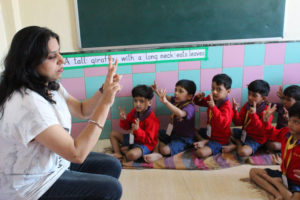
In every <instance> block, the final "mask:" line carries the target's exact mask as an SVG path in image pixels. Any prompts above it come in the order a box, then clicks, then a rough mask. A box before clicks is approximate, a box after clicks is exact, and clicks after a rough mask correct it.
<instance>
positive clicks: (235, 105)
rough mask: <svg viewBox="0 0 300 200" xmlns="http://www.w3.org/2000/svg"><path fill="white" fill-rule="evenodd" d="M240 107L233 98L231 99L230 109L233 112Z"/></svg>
mask: <svg viewBox="0 0 300 200" xmlns="http://www.w3.org/2000/svg"><path fill="white" fill-rule="evenodd" d="M239 107H240V105H239V104H238V103H237V102H236V100H235V98H232V109H233V110H234V111H237V110H238V109H239Z"/></svg>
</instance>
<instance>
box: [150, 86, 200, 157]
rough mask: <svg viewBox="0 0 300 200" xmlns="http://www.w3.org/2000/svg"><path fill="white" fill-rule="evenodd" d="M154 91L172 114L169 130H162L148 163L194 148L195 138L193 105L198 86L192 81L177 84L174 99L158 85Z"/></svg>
mask: <svg viewBox="0 0 300 200" xmlns="http://www.w3.org/2000/svg"><path fill="white" fill-rule="evenodd" d="M152 88H153V90H154V91H155V93H156V94H157V95H158V97H159V101H160V102H162V103H163V104H164V105H166V106H167V108H168V109H169V110H170V111H171V112H172V115H171V123H170V124H169V125H168V128H167V130H166V131H165V130H160V132H159V144H158V146H157V148H156V149H155V150H154V152H153V153H152V154H149V155H146V156H144V160H145V161H146V162H154V161H156V160H158V159H160V158H162V157H163V156H169V155H171V156H173V155H175V154H177V153H179V152H182V151H184V150H185V149H186V148H188V147H190V146H192V144H193V142H194V136H195V106H194V104H193V103H192V99H193V96H194V94H195V91H196V85H195V83H194V82H193V81H190V80H180V81H178V82H177V83H176V88H175V93H174V97H169V96H167V95H166V89H161V90H158V89H157V87H156V83H154V85H153V86H152Z"/></svg>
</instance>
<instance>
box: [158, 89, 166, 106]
mask: <svg viewBox="0 0 300 200" xmlns="http://www.w3.org/2000/svg"><path fill="white" fill-rule="evenodd" d="M157 95H158V97H159V101H160V102H162V103H163V104H166V103H167V102H168V99H167V89H160V90H158V93H157Z"/></svg>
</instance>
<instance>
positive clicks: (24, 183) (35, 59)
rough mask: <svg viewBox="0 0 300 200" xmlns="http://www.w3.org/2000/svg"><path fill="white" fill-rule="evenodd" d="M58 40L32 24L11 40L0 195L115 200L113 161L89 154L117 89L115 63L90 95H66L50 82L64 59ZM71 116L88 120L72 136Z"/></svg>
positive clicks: (0, 87)
mask: <svg viewBox="0 0 300 200" xmlns="http://www.w3.org/2000/svg"><path fill="white" fill-rule="evenodd" d="M59 50H60V47H59V37H58V35H57V34H56V33H53V32H52V31H51V30H49V29H47V28H42V27H37V26H31V27H26V28H24V29H22V30H20V31H19V32H18V33H16V35H15V36H14V38H13V41H12V43H11V47H10V50H9V52H8V55H7V57H6V59H5V61H4V67H5V69H4V71H3V73H2V76H1V82H0V117H1V118H0V146H1V149H0V160H1V162H0V199H1V200H2V199H5V200H7V199H30V200H31V199H64V200H66V199H72V200H73V199H120V197H121V194H122V187H121V184H120V183H119V181H118V178H119V176H120V172H121V165H120V162H119V161H118V160H117V159H115V158H113V157H112V156H108V155H105V154H99V153H90V152H91V150H92V148H93V147H94V145H95V144H96V142H97V141H98V138H99V136H100V134H101V132H102V130H103V125H104V124H105V120H106V118H107V114H108V112H109V109H110V106H111V105H112V104H113V102H114V98H115V95H116V93H117V92H118V91H119V90H120V89H121V86H120V84H119V81H120V78H121V77H120V76H118V75H116V74H115V72H116V67H117V61H116V62H115V63H114V64H113V63H112V58H111V57H110V59H109V66H108V74H107V77H106V80H105V83H104V84H103V88H102V89H103V90H101V91H103V94H101V92H100V90H99V91H97V92H96V93H95V95H94V96H93V97H92V98H90V99H89V100H86V101H83V102H80V101H78V100H77V99H75V98H74V97H72V96H71V95H70V94H68V92H67V91H66V90H65V89H64V88H63V86H62V85H61V84H59V83H58V82H57V80H58V79H59V78H60V77H61V74H62V71H63V66H62V65H63V63H64V59H63V57H62V56H61V55H60V53H59ZM71 115H72V116H74V117H76V118H81V119H84V118H89V119H90V120H89V123H88V125H87V126H86V128H85V129H84V130H83V131H82V132H81V133H80V135H79V136H78V137H77V138H76V139H73V138H72V137H71V136H70V132H71Z"/></svg>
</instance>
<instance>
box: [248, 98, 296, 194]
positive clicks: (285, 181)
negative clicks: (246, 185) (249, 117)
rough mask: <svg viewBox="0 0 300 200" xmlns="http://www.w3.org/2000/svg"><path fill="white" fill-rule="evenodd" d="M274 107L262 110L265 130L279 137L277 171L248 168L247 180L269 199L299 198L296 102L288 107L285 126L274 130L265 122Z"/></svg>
mask: <svg viewBox="0 0 300 200" xmlns="http://www.w3.org/2000/svg"><path fill="white" fill-rule="evenodd" d="M275 109H276V106H273V107H272V108H268V109H267V110H266V111H265V112H264V117H263V118H264V121H265V122H266V128H267V129H274V130H273V134H276V135H277V137H278V138H280V139H281V158H282V163H281V171H279V170H272V169H269V168H267V169H261V168H252V169H251V170H250V179H251V180H252V181H253V182H254V183H256V184H257V185H259V186H260V187H261V188H263V189H264V190H265V191H266V192H268V194H269V199H286V200H289V199H293V200H296V199H300V177H299V175H300V102H296V103H295V104H294V105H293V106H292V107H290V108H289V109H288V114H289V119H288V126H287V127H284V128H281V129H275V128H274V127H272V126H271V125H270V124H269V117H270V116H271V115H272V113H273V112H274V111H275Z"/></svg>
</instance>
